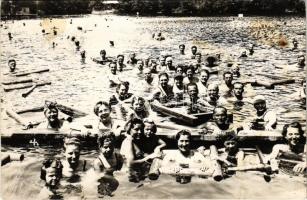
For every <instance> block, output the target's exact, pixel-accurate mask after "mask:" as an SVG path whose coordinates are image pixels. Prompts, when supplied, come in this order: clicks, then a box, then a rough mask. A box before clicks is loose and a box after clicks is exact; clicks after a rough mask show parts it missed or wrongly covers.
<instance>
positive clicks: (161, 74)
mask: <svg viewBox="0 0 307 200" xmlns="http://www.w3.org/2000/svg"><path fill="white" fill-rule="evenodd" d="M162 76H166V78H167V80H169V76H168V74H167V73H166V72H162V73H160V74H159V76H158V77H159V80H160V78H161V77H162Z"/></svg>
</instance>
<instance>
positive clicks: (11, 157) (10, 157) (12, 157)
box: [1, 153, 24, 166]
mask: <svg viewBox="0 0 307 200" xmlns="http://www.w3.org/2000/svg"><path fill="white" fill-rule="evenodd" d="M23 160H24V155H23V154H19V153H9V154H3V155H1V166H3V165H5V164H7V163H9V162H11V161H23Z"/></svg>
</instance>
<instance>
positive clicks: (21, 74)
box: [14, 69, 49, 77]
mask: <svg viewBox="0 0 307 200" xmlns="http://www.w3.org/2000/svg"><path fill="white" fill-rule="evenodd" d="M43 72H49V69H40V70H32V71H27V72H21V73H17V74H14V76H16V77H20V76H27V75H30V74H37V73H43Z"/></svg>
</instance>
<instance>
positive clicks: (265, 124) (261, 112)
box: [249, 95, 277, 131]
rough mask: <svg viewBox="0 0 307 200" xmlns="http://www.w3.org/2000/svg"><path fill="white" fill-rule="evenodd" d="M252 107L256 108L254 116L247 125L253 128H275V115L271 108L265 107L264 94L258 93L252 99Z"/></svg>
mask: <svg viewBox="0 0 307 200" xmlns="http://www.w3.org/2000/svg"><path fill="white" fill-rule="evenodd" d="M253 104H254V108H255V109H256V118H255V119H254V120H253V121H252V122H251V123H250V125H249V127H250V129H253V130H267V131H271V130H273V129H276V125H277V116H276V113H275V112H274V111H272V110H268V109H267V107H266V100H265V98H264V96H262V95H258V96H256V97H255V98H254V101H253Z"/></svg>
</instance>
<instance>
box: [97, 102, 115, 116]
mask: <svg viewBox="0 0 307 200" xmlns="http://www.w3.org/2000/svg"><path fill="white" fill-rule="evenodd" d="M102 105H104V106H105V107H107V108H108V109H109V110H111V106H110V104H109V103H107V102H106V101H98V102H97V103H96V105H95V106H94V113H95V115H97V116H98V110H99V108H100V106H102Z"/></svg>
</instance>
